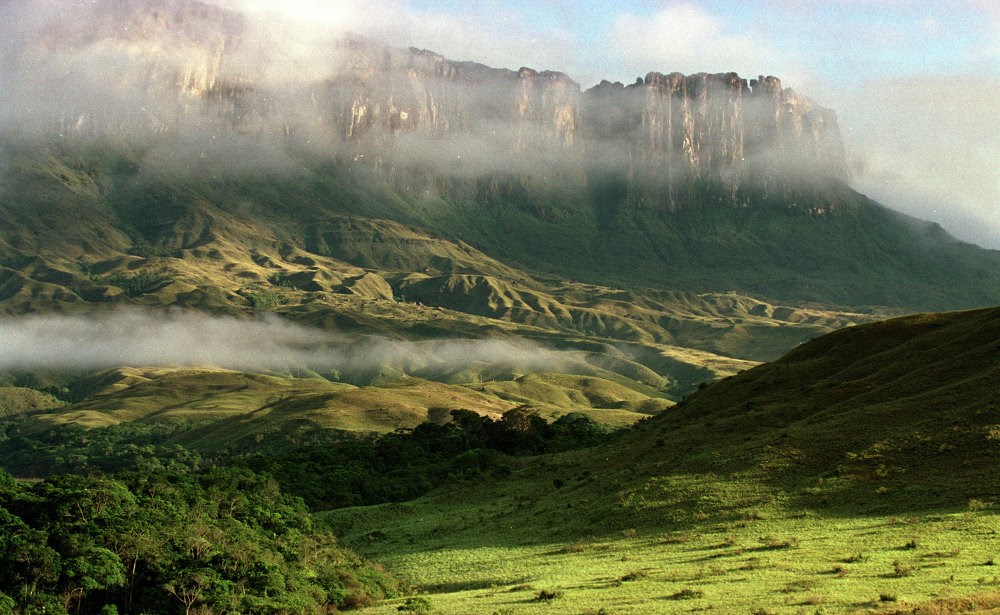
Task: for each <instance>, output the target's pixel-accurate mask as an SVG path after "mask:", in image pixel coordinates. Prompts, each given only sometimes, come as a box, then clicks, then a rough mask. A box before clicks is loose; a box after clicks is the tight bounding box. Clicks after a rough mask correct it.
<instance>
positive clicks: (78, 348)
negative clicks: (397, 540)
mask: <svg viewBox="0 0 1000 615" xmlns="http://www.w3.org/2000/svg"><path fill="white" fill-rule="evenodd" d="M0 339H2V340H3V344H2V345H0V369H4V370H25V369H82V370H91V369H102V368H111V367H121V366H136V367H138V366H161V367H183V366H214V367H221V368H228V369H237V370H250V371H252V370H285V369H291V368H309V369H313V370H317V371H324V372H326V371H333V370H345V371H350V372H352V373H362V372H365V371H370V370H381V369H386V368H388V369H390V370H399V371H400V372H402V373H409V374H413V373H415V372H418V371H424V372H430V373H433V372H434V370H436V369H440V370H454V369H464V368H469V367H473V366H477V365H484V364H485V365H492V366H516V368H519V369H523V370H525V371H546V370H553V369H557V368H559V367H562V366H566V365H568V364H570V363H571V362H573V361H579V360H580V357H579V356H578V353H572V352H568V351H556V350H551V349H548V348H545V347H543V346H541V345H539V344H536V343H534V342H531V341H528V340H524V339H520V338H499V339H451V340H434V341H425V342H420V341H401V340H391V339H387V338H380V337H374V336H353V337H348V336H343V335H337V334H334V333H329V332H324V331H321V330H316V329H311V328H306V327H303V326H300V325H296V324H294V323H291V322H289V321H287V320H284V319H281V318H278V317H273V316H272V317H269V318H260V319H238V318H232V317H218V316H209V315H206V314H202V313H196V312H187V311H180V310H171V311H168V312H155V311H142V310H138V309H132V310H124V311H117V312H105V313H98V314H89V315H44V316H42V315H35V316H25V317H19V318H7V319H2V320H0Z"/></svg>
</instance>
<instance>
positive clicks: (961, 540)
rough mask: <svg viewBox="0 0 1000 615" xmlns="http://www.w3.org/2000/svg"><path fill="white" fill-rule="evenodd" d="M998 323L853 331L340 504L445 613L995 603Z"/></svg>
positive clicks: (343, 517)
mask: <svg viewBox="0 0 1000 615" xmlns="http://www.w3.org/2000/svg"><path fill="white" fill-rule="evenodd" d="M998 334H1000V310H997V309H995V308H991V309H985V310H977V311H969V312H956V313H947V314H930V315H917V316H911V317H906V318H901V319H895V320H890V321H885V322H879V323H874V324H869V325H862V326H858V327H851V328H848V329H844V330H840V331H837V332H834V333H831V334H828V335H826V336H823V337H821V338H819V339H817V340H815V341H813V342H810V343H808V344H805V345H803V346H801V347H800V348H798V349H796V350H794V351H792V352H791V353H789V354H788V355H786V356H785V357H783V358H782V359H781V360H778V361H775V362H773V363H769V364H765V365H761V366H759V367H757V368H754V369H751V370H748V371H746V372H743V373H741V374H739V375H736V376H733V377H731V378H727V379H724V380H722V381H720V382H718V383H716V384H713V385H712V386H709V387H707V388H705V389H704V390H702V391H700V392H698V393H696V394H694V395H692V396H690V397H689V398H688V399H687V400H685V401H684V402H683V403H681V404H679V405H678V406H676V407H675V408H673V409H671V410H669V411H667V412H663V413H660V414H659V415H657V416H655V417H653V418H651V419H649V420H647V421H644V422H642V423H641V424H639V425H637V426H636V427H635V428H633V429H632V430H631V431H630V432H629V433H628V434H627V435H625V436H624V437H622V438H621V439H620V440H618V441H616V442H615V443H614V444H613V445H611V446H605V447H603V448H600V449H593V450H586V451H580V452H574V453H567V454H564V455H560V456H546V457H544V458H538V459H535V460H529V461H527V462H525V463H523V464H521V465H520V466H519V468H518V470H517V471H516V472H515V473H514V475H513V477H512V478H511V479H509V480H501V481H494V482H490V483H488V484H482V483H479V484H471V483H469V484H464V485H456V486H454V487H452V488H450V489H447V490H443V491H439V492H438V493H436V494H434V495H431V496H428V497H425V498H423V499H422V500H418V501H416V502H413V503H410V504H406V505H396V506H391V507H390V506H381V507H372V508H365V509H357V510H345V511H335V512H331V513H328V514H327V518H328V519H329V520H330V521H331V522H332V523H333V524H334V525H335V527H337V528H338V531H340V532H341V533H343V534H344V535H346V536H348V537H349V538H350V539H351V540H353V541H358V542H356V544H359V545H360V544H363V543H362V542H361V540H362V537H364V536H369V537H370V533H371V532H372V531H374V530H375V529H376V528H377V529H378V530H379V532H380V534H379V538H378V539H377V540H375V541H374V542H373V541H372V540H371V539H370V538H369V539H368V540H366V541H364V544H367V546H365V547H364V548H365V550H367V551H368V552H369V553H370V554H372V555H373V556H377V557H379V558H380V559H381V560H382V561H385V562H386V563H388V564H389V566H390V568H391V569H394V570H396V571H397V572H400V573H402V574H404V575H410V576H412V577H413V578H415V579H419V580H420V581H421V582H422V583H424V584H425V585H426V586H427V588H428V591H430V592H431V593H432V596H431V597H432V599H435V598H436V599H437V600H438V601H439V602H440V603H441V604H443V605H446V610H455V609H457V610H461V609H462V608H463V606H462V605H465V607H466V608H469V609H470V612H486V611H488V609H489V608H494V609H496V608H504V606H505V605H516V604H521V603H529V604H530V600H531V596H532V593H531V592H532V591H534V592H536V593H537V592H538V591H539V590H541V589H545V590H546V591H552V592H555V591H557V590H558V591H561V592H564V593H565V595H566V597H567V598H566V599H565V600H563V605H562V606H560V602H559V601H558V600H557V601H554V602H552V604H551V605H550V606H552V607H553V608H554V610H553V611H552V612H574V611H573V609H574V608H577V609H578V608H580V606H581V605H583V604H588V605H590V606H594V608H597V606H601V605H604V606H607V608H612V605H614V604H621V602H616V601H621V600H627V601H628V603H629V604H631V605H632V606H631V607H630V609H634V610H635V611H636V612H639V611H645V612H679V611H682V610H686V609H688V608H716V609H718V608H722V609H724V610H730V611H731V610H732V609H745V610H747V611H748V612H750V611H753V610H755V609H757V610H758V611H759V610H760V609H764V610H766V611H767V612H797V611H796V609H799V610H801V609H802V608H803V607H809V608H815V607H822V608H823V609H824V610H825V611H826V612H853V611H855V610H857V609H859V608H875V609H876V610H878V607H883V608H882V610H886V609H888V610H890V611H891V612H953V611H952V609H959V608H972V609H974V608H975V607H961V605H962V604H967V605H975V604H979V605H981V606H987V605H992V607H994V608H995V606H996V605H997V604H998V601H997V596H996V595H995V594H989V591H992V590H991V589H990V588H992V587H993V585H991V582H990V581H989V579H991V578H992V579H994V581H993V582H995V578H996V577H995V575H994V574H993V573H992V571H991V569H990V566H992V564H993V563H994V562H995V557H996V556H995V555H994V551H995V547H996V543H995V541H993V539H992V538H991V537H992V536H994V534H995V520H996V516H995V512H994V506H995V505H996V502H997V500H998V498H1000V484H998V483H997V481H996V478H995V476H994V474H995V466H996V456H997V454H998V451H1000V449H998V447H997V442H998V436H997V429H998V428H997V425H998V420H1000V413H998V412H1000V411H998V408H1000V396H998V395H1000V393H998V391H1000V388H998V386H997V385H998V381H1000V369H998V365H997V362H996V356H997V351H998V346H997V339H998ZM506 558H513V559H516V560H517V561H518V562H519V565H518V566H500V567H497V566H496V565H495V563H494V562H496V561H497V559H500V560H504V559H506ZM459 561H461V562H463V563H462V564H461V565H462V566H464V568H463V569H462V570H464V572H460V571H459V570H458V569H456V568H453V567H452V566H454V565H456V564H457V562H459ZM431 570H440V571H446V572H438V573H433V572H429V571H431ZM939 584H945V585H947V586H948V587H949V588H950V589H949V590H948V591H947V592H942V591H941V588H942V587H944V585H939ZM490 585H494V586H496V587H497V588H498V590H496V591H494V592H493V593H490V591H489V590H488V589H486V588H488V587H489V586H490ZM685 590H687V593H685ZM983 592H986V593H983ZM434 594H437V595H434ZM965 594H970V596H969V597H967V598H962V599H961V600H958V598H959V597H960V596H963V595H965ZM971 594H975V595H974V596H973V595H971ZM491 596H492V597H491ZM657 596H659V598H657ZM671 597H673V599H675V600H680V599H690V600H692V601H691V602H684V603H679V604H675V605H673V606H672V604H673V603H669V602H660V601H661V600H664V599H665V598H671ZM945 598H948V599H953V601H952V602H947V601H945V600H944V599H945ZM519 601H524V602H519ZM898 601H901V602H905V603H908V604H909V605H910V606H905V605H904V606H899V605H898V604H896V603H897V602H898ZM476 604H481V605H486V604H488V605H490V607H485V608H484V607H477V606H474V605H476ZM921 604H922V605H923V606H921V607H919V608H925V609H935V608H936V609H940V610H938V611H933V610H928V611H918V610H912V611H911V610H909V609H915V608H917V607H916V606H914V605H921ZM949 605H950V606H949ZM890 606H892V607H894V608H896V609H901V610H898V611H892V609H890V608H889V607H890ZM760 612H763V611H760ZM810 612H812V611H810Z"/></svg>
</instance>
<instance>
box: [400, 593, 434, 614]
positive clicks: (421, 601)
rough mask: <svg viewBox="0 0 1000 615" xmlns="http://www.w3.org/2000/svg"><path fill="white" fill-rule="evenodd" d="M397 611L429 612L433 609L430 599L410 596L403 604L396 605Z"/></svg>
mask: <svg viewBox="0 0 1000 615" xmlns="http://www.w3.org/2000/svg"><path fill="white" fill-rule="evenodd" d="M396 610H397V611H403V612H406V613H430V612H431V611H433V610H434V608H433V607H432V606H431V601H430V600H428V599H427V598H424V597H423V596H412V597H410V598H407V599H406V600H405V601H404V602H403V604H401V605H399V606H398V607H396Z"/></svg>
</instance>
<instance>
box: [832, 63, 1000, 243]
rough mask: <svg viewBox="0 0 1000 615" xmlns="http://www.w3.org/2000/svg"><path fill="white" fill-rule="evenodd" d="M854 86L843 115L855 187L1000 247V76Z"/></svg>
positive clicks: (967, 238) (956, 232)
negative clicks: (999, 102)
mask: <svg viewBox="0 0 1000 615" xmlns="http://www.w3.org/2000/svg"><path fill="white" fill-rule="evenodd" d="M853 91H854V96H850V97H845V98H844V99H843V100H842V109H841V111H840V116H841V118H842V120H841V122H842V124H843V126H844V128H845V129H844V131H843V133H844V138H845V141H846V143H847V146H848V147H849V148H850V150H851V151H853V152H854V155H853V159H852V161H851V170H852V184H853V185H854V187H855V188H856V189H857V190H859V191H860V192H863V193H865V194H867V195H868V196H870V197H872V198H873V199H875V200H877V201H879V202H881V203H884V204H885V205H888V206H890V207H892V208H894V209H897V210H900V211H903V212H906V213H908V214H910V215H913V216H917V217H919V218H923V219H926V220H931V221H933V222H937V223H939V224H941V225H942V226H943V227H944V228H945V229H946V230H948V231H949V232H950V233H951V234H953V235H955V236H956V237H957V238H959V239H962V240H964V241H968V242H972V243H976V244H979V245H981V246H984V247H990V248H996V249H1000V172H998V171H997V166H996V164H997V161H998V160H1000V139H998V138H997V135H1000V114H998V113H997V107H996V92H997V91H1000V79H989V78H984V77H951V78H942V77H924V78H920V79H897V80H892V81H888V82H878V83H866V84H862V86H861V87H859V88H857V89H856V90H853Z"/></svg>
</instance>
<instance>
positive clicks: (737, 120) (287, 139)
mask: <svg viewBox="0 0 1000 615" xmlns="http://www.w3.org/2000/svg"><path fill="white" fill-rule="evenodd" d="M88 6H89V7H90V8H75V9H73V10H76V11H78V12H79V15H77V21H78V22H79V24H85V26H79V27H74V25H72V24H70V25H67V24H66V23H64V22H61V25H60V26H59V27H58V28H54V27H52V26H44V27H43V26H38V27H35V28H33V29H32V28H28V29H27V31H28V32H29V33H30V36H27V37H26V38H25V45H24V49H23V50H22V51H21V52H20V53H19V54H16V57H15V58H14V59H13V65H14V68H15V70H14V71H13V72H12V73H11V74H18V71H20V72H24V71H26V70H29V69H32V70H36V72H37V73H38V74H41V75H42V76H43V77H45V78H44V79H41V80H40V81H38V83H39V84H41V85H39V87H44V84H45V83H52V82H53V80H55V79H56V76H57V75H62V77H59V78H60V79H69V81H70V82H69V83H68V84H66V87H65V88H64V91H66V92H69V94H66V96H65V99H64V100H61V101H57V102H58V104H57V105H55V106H56V107H58V113H56V114H54V115H50V116H46V115H44V114H42V115H41V116H40V117H42V118H44V119H45V121H47V122H48V125H49V126H50V128H53V129H54V130H56V131H58V133H59V134H63V135H71V134H81V135H89V136H95V135H106V134H112V135H122V134H125V135H129V136H132V135H135V134H140V135H142V134H146V133H168V134H170V133H173V134H182V135H184V137H185V138H186V139H188V140H189V141H195V142H196V143H195V147H199V148H201V150H202V151H203V150H204V149H205V148H204V147H202V145H203V144H199V143H200V141H199V140H206V143H208V145H210V146H212V147H216V144H217V143H220V142H225V141H226V139H227V138H229V137H231V136H233V135H236V136H244V137H246V136H249V137H251V138H255V139H256V138H266V139H268V141H267V144H268V145H275V144H276V145H277V146H278V147H280V148H285V149H288V148H292V149H294V148H301V147H303V144H308V149H309V151H310V152H316V153H319V154H321V155H325V156H330V157H337V158H338V159H340V160H344V161H348V162H349V163H351V164H355V163H357V164H362V165H365V166H367V167H374V168H376V169H378V170H379V173H381V174H382V176H383V177H384V178H386V179H388V180H389V181H391V182H393V183H394V184H395V185H396V186H397V187H404V188H407V189H410V190H414V189H417V190H425V189H431V188H433V189H435V190H438V191H442V190H465V191H466V192H467V193H470V194H475V195H476V196H481V195H480V194H479V192H481V188H482V187H483V186H486V190H487V192H496V191H498V190H499V191H504V190H507V191H515V190H517V189H523V187H524V185H531V184H532V182H534V183H535V184H546V183H547V184H549V185H555V184H563V185H573V186H587V187H588V188H589V189H590V191H591V194H593V195H594V197H595V200H596V201H601V202H614V203H617V202H628V203H630V204H631V205H633V206H636V207H644V208H667V209H676V208H679V207H686V206H690V205H691V204H692V203H701V204H703V203H705V202H719V203H723V204H729V205H746V204H748V203H749V202H750V200H751V197H750V196H748V190H747V187H748V185H749V184H751V183H752V184H753V188H754V190H758V191H759V189H761V188H762V189H763V190H764V192H765V193H767V192H771V193H779V194H782V196H785V197H787V196H788V194H787V191H788V186H789V185H791V184H794V183H796V182H800V181H801V179H802V178H809V179H812V178H816V177H823V178H835V179H844V178H845V177H846V164H845V161H844V153H843V147H842V144H841V141H840V136H839V133H838V129H837V121H836V116H835V114H834V113H833V112H832V111H830V110H827V109H823V108H822V107H820V106H819V105H817V104H815V103H814V102H812V101H811V100H809V99H808V98H805V97H803V96H800V95H798V94H796V93H795V92H793V91H792V90H790V89H787V88H783V87H782V85H781V82H780V80H778V79H777V78H776V77H770V76H769V77H763V76H762V77H760V78H757V79H752V80H747V79H744V78H742V77H740V76H739V75H737V74H736V73H725V74H705V73H699V74H695V75H687V76H685V75H681V74H679V73H671V74H662V73H656V72H651V73H649V74H648V75H646V76H645V78H640V79H638V80H637V81H636V82H635V83H634V84H631V85H628V86H626V85H623V84H621V83H609V82H606V81H605V82H602V83H601V84H600V85H598V86H596V87H594V88H591V89H589V90H587V91H585V92H581V88H580V86H579V85H578V84H577V83H576V82H574V81H573V80H572V79H570V78H569V77H568V76H566V75H565V74H562V73H559V72H552V71H536V70H533V69H530V68H521V69H519V70H516V71H514V70H508V69H497V68H491V67H488V66H484V65H482V64H477V63H474V62H457V61H452V60H449V59H447V58H445V57H443V56H441V55H438V54H436V53H433V52H430V51H426V50H421V49H416V48H409V49H399V48H394V47H390V46H387V45H383V44H380V43H377V42H374V41H371V40H368V39H362V38H358V37H349V38H347V39H345V40H342V41H341V42H339V43H337V44H335V45H332V46H330V47H329V48H325V49H322V50H320V51H321V52H317V53H316V54H315V57H310V60H309V62H308V70H306V69H305V68H303V66H304V65H295V64H294V58H291V59H289V58H284V56H281V54H280V53H279V52H280V50H282V49H283V47H282V44H281V41H280V40H279V37H277V36H276V34H275V33H274V32H273V31H272V32H265V31H260V30H259V29H258V27H259V24H256V25H255V24H254V23H252V22H251V21H250V20H248V19H246V18H244V17H243V16H242V15H240V14H238V13H235V12H233V11H228V10H225V9H222V8H219V7H216V6H210V5H206V4H203V3H201V2H197V1H195V0H130V1H129V2H123V3H117V2H108V1H104V2H98V3H96V4H93V5H88ZM79 24H77V25H79ZM22 34H23V33H22ZM282 58H284V59H282ZM286 60H287V61H288V62H292V63H291V64H289V66H290V67H291V66H297V67H298V68H303V69H302V70H301V71H299V70H296V71H291V72H290V73H289V74H280V73H281V71H280V70H276V67H279V66H282V65H283V64H282V62H284V61H286ZM88 63H93V65H91V64H88ZM39 67H40V68H39ZM109 67H110V69H109ZM33 87H34V86H30V85H28V86H21V85H14V87H13V88H12V90H13V92H14V95H13V97H14V98H15V99H16V98H18V97H19V96H23V97H25V99H31V100H39V99H44V96H41V94H42V92H37V91H34V90H33V89H32V88H33ZM29 113H33V112H29ZM31 117H32V118H35V119H37V117H39V116H36V115H32V116H31ZM17 124H18V125H19V126H23V125H25V122H20V121H19V122H17ZM28 124H31V123H30V122H29V123H28ZM254 147H256V145H255V146H254ZM206 164H207V163H206ZM706 195H707V196H706ZM574 198H575V197H574Z"/></svg>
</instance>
